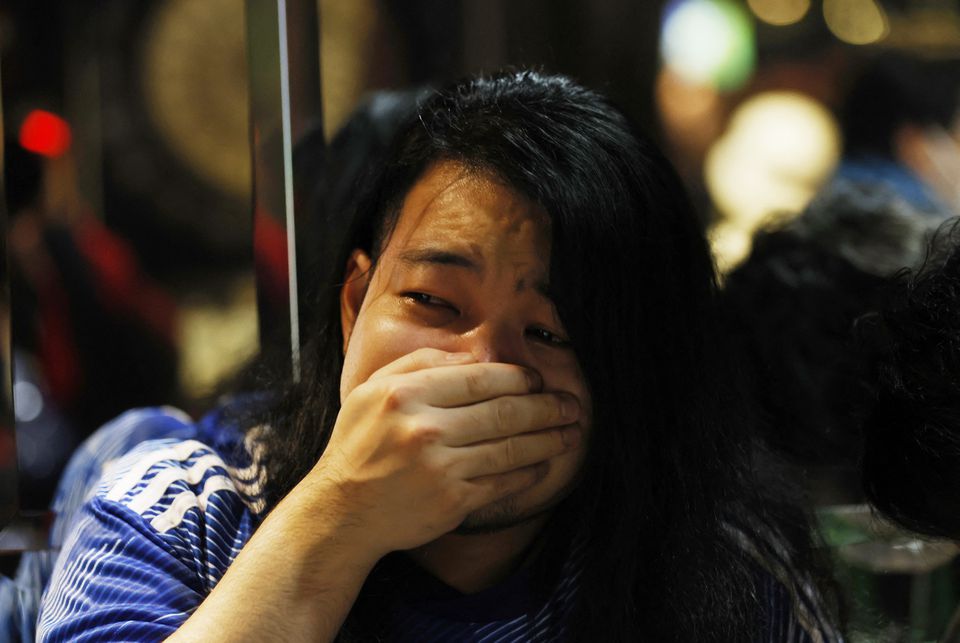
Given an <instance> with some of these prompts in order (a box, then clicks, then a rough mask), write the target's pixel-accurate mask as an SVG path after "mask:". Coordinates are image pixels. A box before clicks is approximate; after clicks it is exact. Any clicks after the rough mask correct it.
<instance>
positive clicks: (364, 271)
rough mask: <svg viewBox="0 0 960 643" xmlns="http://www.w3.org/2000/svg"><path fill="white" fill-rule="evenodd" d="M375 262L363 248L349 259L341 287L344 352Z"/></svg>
mask: <svg viewBox="0 0 960 643" xmlns="http://www.w3.org/2000/svg"><path fill="white" fill-rule="evenodd" d="M372 265H373V262H372V261H371V260H370V257H369V256H368V255H367V253H366V252H364V251H363V250H354V251H353V252H352V253H351V254H350V258H349V259H348V260H347V266H346V268H345V270H344V279H343V286H341V287H340V327H341V328H342V329H343V352H344V353H346V352H347V344H348V343H350V336H351V335H352V334H353V327H354V325H355V324H356V322H357V315H359V314H360V307H361V306H362V305H363V298H364V297H365V296H366V294H367V287H368V286H369V285H370V267H371V266H372Z"/></svg>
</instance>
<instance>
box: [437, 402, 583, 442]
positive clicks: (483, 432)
mask: <svg viewBox="0 0 960 643" xmlns="http://www.w3.org/2000/svg"><path fill="white" fill-rule="evenodd" d="M579 417H580V404H579V402H578V401H577V398H576V397H574V396H573V395H570V394H569V393H563V392H551V393H534V394H530V395H504V396H501V397H496V398H494V399H492V400H486V401H483V402H478V403H476V404H470V405H468V406H461V407H457V408H451V409H444V411H442V420H440V423H441V424H442V426H444V427H445V428H446V432H445V438H444V444H446V445H447V446H452V447H460V446H465V445H468V444H475V443H477V442H483V441H486V440H497V439H500V438H505V437H509V436H511V435H518V434H521V433H528V432H530V431H539V430H541V429H547V428H552V427H558V426H562V425H564V424H570V423H571V422H574V421H575V420H577V418H579Z"/></svg>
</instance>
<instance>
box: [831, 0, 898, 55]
mask: <svg viewBox="0 0 960 643" xmlns="http://www.w3.org/2000/svg"><path fill="white" fill-rule="evenodd" d="M823 19H824V21H826V23H827V27H828V28H829V29H830V31H831V32H832V33H833V35H834V36H836V37H837V38H839V39H840V40H842V41H844V42H847V43H850V44H851V45H868V44H871V43H875V42H879V41H880V40H883V39H884V38H886V36H887V34H888V33H890V21H889V20H888V19H887V14H886V12H885V11H884V10H883V8H882V7H881V6H880V5H879V4H877V2H876V1H875V0H823Z"/></svg>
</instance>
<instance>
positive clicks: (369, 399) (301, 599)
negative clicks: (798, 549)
mask: <svg viewBox="0 0 960 643" xmlns="http://www.w3.org/2000/svg"><path fill="white" fill-rule="evenodd" d="M549 239H550V237H549V222H548V220H547V218H546V216H545V215H544V213H543V212H542V211H541V210H540V209H539V208H538V207H537V206H535V205H534V204H532V203H530V202H529V201H527V200H526V199H524V198H523V197H522V196H520V195H518V194H517V193H515V192H514V191H512V190H510V189H509V188H506V187H505V186H503V185H502V184H500V183H498V182H497V181H494V180H492V179H491V178H490V177H488V176H485V175H483V174H480V173H477V172H472V171H468V170H467V169H466V168H464V167H463V166H461V165H458V164H456V163H453V162H442V163H438V164H436V165H434V166H433V167H431V168H430V169H428V170H427V171H426V172H425V173H424V175H423V177H421V179H420V180H419V181H418V182H417V183H416V184H415V185H414V187H413V188H412V189H411V191H410V192H409V193H408V194H407V197H406V199H405V200H404V204H403V207H402V209H401V212H400V216H399V218H398V221H397V225H396V227H395V229H394V230H393V232H392V234H391V235H390V237H389V239H388V240H387V242H386V245H385V247H384V249H383V252H382V253H381V255H380V257H379V260H378V263H377V265H376V266H375V267H374V266H373V265H372V263H371V260H370V257H369V256H367V255H366V254H365V253H364V252H362V251H359V250H358V251H355V252H354V253H353V255H352V257H351V259H350V261H349V263H348V265H347V267H346V280H345V285H344V287H343V289H342V291H341V321H342V323H343V329H344V368H343V373H342V378H341V400H342V407H341V411H340V414H339V416H338V418H337V422H336V425H335V427H334V429H333V433H332V435H331V439H330V442H329V445H328V447H327V449H326V451H325V452H324V454H323V456H322V457H321V458H320V461H319V462H318V463H317V465H316V466H315V467H314V469H313V470H312V471H311V472H310V473H309V474H308V475H307V476H306V477H305V478H304V480H303V481H301V482H300V483H299V484H298V485H297V486H296V487H295V488H294V489H293V490H292V491H291V493H290V494H289V495H288V496H287V497H286V498H285V499H284V500H283V501H282V502H280V503H279V504H278V506H277V507H276V508H275V509H274V510H273V511H272V512H271V513H270V515H269V516H268V517H267V519H266V520H265V521H264V523H263V525H261V527H260V528H259V529H258V530H257V532H256V533H255V534H254V536H253V537H252V538H251V540H250V542H249V543H248V544H247V546H246V547H244V549H243V551H241V553H240V555H239V556H238V557H237V559H236V560H235V561H234V563H233V565H231V567H230V569H229V570H228V571H227V573H226V574H225V575H224V578H223V579H222V580H221V582H220V583H219V584H218V585H217V587H216V588H215V589H214V591H213V592H212V593H211V594H210V595H209V596H208V597H207V599H206V600H205V601H204V602H203V603H202V604H201V605H200V607H199V608H198V609H197V611H196V612H195V613H194V615H193V616H191V618H190V619H189V620H188V621H187V622H186V623H185V624H184V626H183V627H181V629H180V630H178V632H177V633H176V635H175V636H174V637H173V640H204V641H209V640H217V641H220V640H263V637H268V638H270V637H272V638H274V639H276V638H280V639H283V640H314V641H316V640H320V641H323V640H333V638H334V637H335V636H336V633H337V631H338V630H339V628H340V626H341V624H342V622H343V619H344V618H345V617H346V615H347V613H348V612H349V610H350V607H351V606H352V604H353V602H354V601H355V600H356V596H357V593H358V592H359V590H360V587H361V586H362V584H363V581H364V579H365V578H366V576H367V575H368V574H369V572H370V570H371V569H372V567H373V565H374V564H375V563H376V562H377V561H378V560H379V559H380V558H381V557H383V556H384V555H386V554H387V553H389V552H392V551H397V550H407V551H409V552H410V554H411V556H412V557H413V558H414V560H416V561H418V562H419V563H420V564H421V565H422V566H423V567H425V568H426V569H427V570H428V571H430V572H431V573H433V574H434V575H435V576H437V577H438V578H440V579H441V580H443V581H445V582H447V583H448V584H450V585H451V586H453V587H456V588H458V589H461V590H462V591H467V592H470V591H477V590H480V589H483V588H485V587H488V586H490V585H492V584H494V583H496V582H498V581H500V580H502V579H503V577H504V576H505V575H507V574H509V573H510V572H511V571H513V570H514V569H516V567H517V566H518V565H521V564H522V563H523V560H524V557H525V555H526V552H528V551H529V548H530V546H531V544H532V543H533V542H534V540H535V539H536V536H537V534H538V532H539V531H540V529H541V527H542V525H543V522H544V521H545V520H546V518H547V516H548V515H549V512H550V510H551V509H552V508H553V507H554V506H555V505H556V504H557V503H558V502H560V501H561V500H562V499H563V497H565V495H566V494H567V493H568V492H569V491H570V489H571V488H572V486H573V485H574V484H575V482H576V478H577V473H578V471H579V469H580V467H581V465H582V462H583V458H584V453H585V447H584V445H585V444H586V442H587V438H588V436H589V431H590V418H591V405H590V394H589V391H588V388H587V385H586V382H585V380H584V377H583V375H582V373H581V370H580V367H579V364H578V361H577V359H576V356H575V355H574V353H573V350H572V349H571V347H570V346H569V343H568V341H567V340H568V338H567V337H566V335H565V330H564V328H563V325H562V324H561V323H560V320H559V318H558V316H557V313H556V310H555V307H554V306H553V304H552V302H551V301H550V300H549V298H548V297H546V296H545V294H544V293H545V292H546V291H547V284H546V279H547V276H548V274H549V255H550V242H549Z"/></svg>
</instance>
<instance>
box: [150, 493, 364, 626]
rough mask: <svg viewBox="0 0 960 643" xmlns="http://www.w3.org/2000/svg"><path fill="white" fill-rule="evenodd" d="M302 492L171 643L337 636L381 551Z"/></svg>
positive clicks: (275, 515) (283, 506) (274, 516)
mask: <svg viewBox="0 0 960 643" xmlns="http://www.w3.org/2000/svg"><path fill="white" fill-rule="evenodd" d="M302 495H303V494H299V495H298V494H297V491H296V490H295V491H294V492H293V493H291V496H290V497H288V498H287V499H285V500H284V501H283V502H282V503H280V505H278V506H277V508H276V509H275V510H274V511H273V512H272V513H271V514H270V516H268V518H267V519H266V520H265V521H264V523H263V525H261V527H260V528H259V529H258V530H257V532H256V533H255V534H254V536H253V537H252V538H251V539H250V542H249V543H247V545H246V546H245V547H244V548H243V551H241V552H240V555H239V556H237V559H236V560H235V561H234V562H233V564H232V565H231V566H230V568H229V569H228V571H227V573H226V574H224V576H223V578H222V579H221V581H220V582H219V583H218V584H217V586H216V588H214V590H213V591H212V592H211V593H210V595H209V596H208V597H207V598H206V600H204V601H203V603H202V604H201V605H200V607H199V608H198V609H197V611H196V612H195V613H194V614H193V615H192V616H191V617H190V618H189V619H188V620H187V622H186V623H184V624H183V626H182V627H181V628H180V629H179V630H178V631H177V632H176V633H175V634H174V635H173V636H172V637H170V639H168V640H169V641H205V642H207V641H211V642H216V641H266V640H275V641H332V640H333V639H334V638H335V637H336V635H337V632H338V631H339V630H340V627H341V625H342V624H343V621H344V619H345V618H346V616H347V614H348V613H349V612H350V608H351V607H352V606H353V603H354V601H355V600H356V597H357V594H358V593H359V591H360V588H361V586H362V585H363V582H364V580H365V579H366V577H367V575H368V574H369V573H370V570H371V568H372V567H373V565H374V564H375V563H376V561H377V559H378V555H376V554H374V553H372V552H370V551H369V550H368V549H366V548H365V547H364V542H363V538H357V537H356V535H354V534H353V533H352V527H351V526H349V525H347V524H344V522H343V521H342V520H340V519H339V518H337V517H336V516H335V515H333V512H332V511H328V510H327V508H324V507H316V506H315V505H314V506H309V504H308V503H306V502H304V500H303V498H302Z"/></svg>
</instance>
